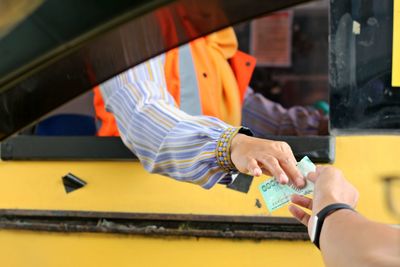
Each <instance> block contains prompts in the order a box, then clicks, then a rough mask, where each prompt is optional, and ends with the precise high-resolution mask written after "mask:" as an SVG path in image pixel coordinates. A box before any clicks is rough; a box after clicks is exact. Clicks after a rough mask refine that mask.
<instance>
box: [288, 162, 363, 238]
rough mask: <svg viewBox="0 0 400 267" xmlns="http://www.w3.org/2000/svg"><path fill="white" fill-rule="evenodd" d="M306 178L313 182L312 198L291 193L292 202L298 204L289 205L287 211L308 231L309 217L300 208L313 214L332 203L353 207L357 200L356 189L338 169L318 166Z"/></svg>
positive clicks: (309, 225)
mask: <svg viewBox="0 0 400 267" xmlns="http://www.w3.org/2000/svg"><path fill="white" fill-rule="evenodd" d="M307 179H308V180H310V181H312V182H314V197H313V199H311V198H308V197H305V196H300V195H293V196H292V203H293V204H296V205H298V206H296V205H290V206H289V211H290V212H291V213H292V215H293V216H294V217H295V218H296V219H297V220H299V221H300V222H301V223H303V224H304V225H305V226H308V230H309V232H310V231H311V229H310V227H311V223H310V218H311V217H310V214H309V213H308V212H306V211H304V210H303V209H301V208H305V209H306V210H309V211H311V213H312V214H313V215H316V214H317V213H318V212H319V211H320V210H322V209H323V208H324V207H326V206H328V205H329V204H334V203H344V204H348V205H349V206H351V207H352V208H355V206H356V204H357V201H358V191H357V189H356V188H355V187H354V186H353V185H352V184H350V183H349V182H348V181H347V180H346V179H345V178H344V176H343V174H342V172H341V171H340V170H339V169H336V168H334V167H331V166H318V167H317V169H316V172H312V173H310V174H309V175H308V176H307ZM299 206H300V207H301V208H300V207H299Z"/></svg>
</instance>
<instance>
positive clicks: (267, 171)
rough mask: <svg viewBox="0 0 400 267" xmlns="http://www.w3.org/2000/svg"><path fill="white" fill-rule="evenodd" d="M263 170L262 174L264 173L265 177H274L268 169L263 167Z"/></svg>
mask: <svg viewBox="0 0 400 267" xmlns="http://www.w3.org/2000/svg"><path fill="white" fill-rule="evenodd" d="M261 170H262V172H263V173H264V174H265V175H267V176H273V175H272V174H271V173H270V171H269V170H268V169H266V168H264V167H262V168H261Z"/></svg>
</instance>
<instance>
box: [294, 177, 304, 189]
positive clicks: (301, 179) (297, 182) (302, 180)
mask: <svg viewBox="0 0 400 267" xmlns="http://www.w3.org/2000/svg"><path fill="white" fill-rule="evenodd" d="M296 184H297V186H300V187H303V186H304V185H305V181H304V179H303V177H297V178H296Z"/></svg>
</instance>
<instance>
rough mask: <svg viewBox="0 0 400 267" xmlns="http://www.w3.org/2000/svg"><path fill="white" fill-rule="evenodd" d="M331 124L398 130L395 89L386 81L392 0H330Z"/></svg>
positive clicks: (341, 128)
mask: <svg viewBox="0 0 400 267" xmlns="http://www.w3.org/2000/svg"><path fill="white" fill-rule="evenodd" d="M330 12H331V23H330V89H331V99H330V106H331V128H332V130H333V131H334V132H335V131H336V132H338V133H341V132H360V131H367V132H368V131H369V132H390V131H395V130H398V129H400V88H393V87H392V86H391V74H392V29H393V1H392V0H381V1H374V0H332V1H331V11H330Z"/></svg>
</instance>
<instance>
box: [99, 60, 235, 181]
mask: <svg viewBox="0 0 400 267" xmlns="http://www.w3.org/2000/svg"><path fill="white" fill-rule="evenodd" d="M164 61H165V57H164V55H161V56H158V57H155V58H153V59H151V60H149V61H147V62H145V63H142V64H140V65H138V66H136V67H134V68H132V69H129V70H128V71H126V72H124V73H122V74H120V75H118V76H116V77H114V78H112V79H110V80H108V81H106V82H105V83H103V84H101V85H100V88H101V92H102V95H103V98H104V101H105V103H106V108H107V110H109V111H110V112H112V113H113V114H114V116H115V118H116V120H117V124H118V129H119V131H120V134H121V138H122V140H123V142H124V143H125V145H126V146H127V147H128V148H129V149H130V150H131V151H132V152H133V153H135V154H136V155H137V156H138V158H139V159H140V161H141V163H142V164H143V166H144V167H145V168H146V169H147V170H148V171H150V172H153V173H159V174H162V175H166V176H169V177H172V178H174V179H176V180H179V181H184V182H190V183H194V184H198V185H200V186H202V187H203V188H206V189H209V188H211V187H212V186H213V185H215V184H216V183H218V182H219V181H223V183H224V184H226V183H229V181H232V179H231V178H230V175H229V174H228V173H227V172H225V171H224V170H223V169H222V168H220V167H219V166H218V164H217V160H216V156H215V155H216V154H215V149H216V146H217V141H218V139H219V138H220V135H221V133H222V132H223V131H224V130H225V129H227V128H229V127H231V126H229V125H227V124H226V123H224V122H222V121H220V120H218V119H216V118H213V117H207V116H191V115H188V114H186V113H185V112H183V111H181V110H179V108H178V107H177V105H176V103H175V101H174V99H173V97H172V96H171V95H170V94H169V92H168V91H167V87H166V82H165V75H164Z"/></svg>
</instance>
